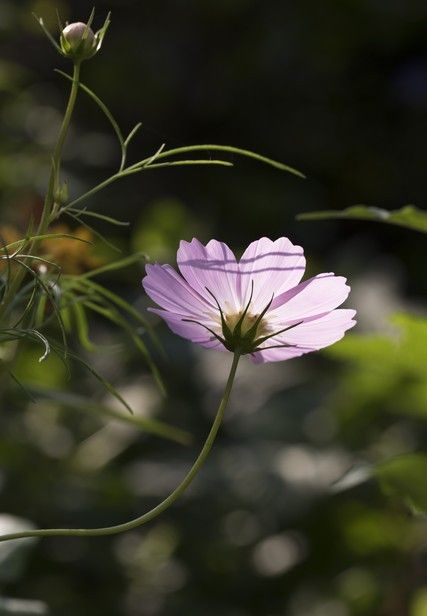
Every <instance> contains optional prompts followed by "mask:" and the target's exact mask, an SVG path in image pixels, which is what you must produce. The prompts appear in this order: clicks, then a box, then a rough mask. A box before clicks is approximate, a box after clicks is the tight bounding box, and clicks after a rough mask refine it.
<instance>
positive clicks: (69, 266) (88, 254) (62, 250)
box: [40, 224, 103, 274]
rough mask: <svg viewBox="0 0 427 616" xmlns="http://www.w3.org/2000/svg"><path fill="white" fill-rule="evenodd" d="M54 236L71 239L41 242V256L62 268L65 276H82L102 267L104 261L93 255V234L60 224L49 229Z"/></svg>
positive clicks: (83, 229) (81, 228)
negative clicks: (60, 235) (86, 272)
mask: <svg viewBox="0 0 427 616" xmlns="http://www.w3.org/2000/svg"><path fill="white" fill-rule="evenodd" d="M49 232H50V233H52V234H62V233H63V234H67V235H72V236H73V238H77V239H73V238H71V237H60V238H53V239H45V240H43V241H42V242H41V244H40V246H41V254H42V256H44V257H46V259H49V260H50V261H53V262H54V263H56V264H57V265H59V266H60V267H61V268H62V271H63V272H64V274H81V273H82V272H85V271H88V270H91V269H94V268H96V267H99V266H100V265H102V263H103V261H102V260H101V259H99V257H96V256H95V255H94V254H93V245H92V244H90V243H89V242H92V241H93V239H94V236H93V234H92V233H91V231H90V230H89V229H86V228H85V227H77V228H76V229H70V228H69V227H68V226H67V225H64V224H58V225H55V226H54V227H51V228H50V229H49Z"/></svg>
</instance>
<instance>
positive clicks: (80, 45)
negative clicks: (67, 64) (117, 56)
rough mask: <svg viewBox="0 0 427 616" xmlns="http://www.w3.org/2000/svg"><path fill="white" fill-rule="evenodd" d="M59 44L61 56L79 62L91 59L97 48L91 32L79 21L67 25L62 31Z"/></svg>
mask: <svg viewBox="0 0 427 616" xmlns="http://www.w3.org/2000/svg"><path fill="white" fill-rule="evenodd" d="M60 42H61V49H62V52H63V54H64V55H65V56H67V57H68V58H72V59H73V60H74V61H80V62H81V61H82V60H87V59H88V58H91V57H92V56H93V55H95V53H96V52H97V51H98V48H99V46H98V41H97V37H96V36H95V34H94V33H93V30H92V29H91V28H90V27H89V26H88V25H87V24H84V23H82V22H80V21H78V22H75V23H72V24H69V25H68V26H66V27H65V28H64V29H63V30H62V33H61V40H60Z"/></svg>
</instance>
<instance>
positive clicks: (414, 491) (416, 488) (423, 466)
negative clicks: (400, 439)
mask: <svg viewBox="0 0 427 616" xmlns="http://www.w3.org/2000/svg"><path fill="white" fill-rule="evenodd" d="M375 475H376V477H377V478H378V480H379V482H380V485H381V487H382V489H383V490H384V492H385V493H386V494H387V495H389V496H392V497H398V498H399V499H401V500H403V501H404V502H405V503H406V504H407V505H408V506H409V507H410V508H411V509H412V510H413V511H415V512H424V513H427V481H426V477H427V455H425V454H421V453H418V454H408V455H402V456H398V457H396V458H392V459H390V460H386V461H385V462H382V463H381V464H378V465H377V467H376V469H375Z"/></svg>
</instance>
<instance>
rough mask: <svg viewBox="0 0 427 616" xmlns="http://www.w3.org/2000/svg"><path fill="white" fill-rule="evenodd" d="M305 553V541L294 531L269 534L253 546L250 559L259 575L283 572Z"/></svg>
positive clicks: (297, 561) (290, 567)
mask: <svg viewBox="0 0 427 616" xmlns="http://www.w3.org/2000/svg"><path fill="white" fill-rule="evenodd" d="M305 554H306V548H305V542H304V540H303V538H300V537H299V536H298V535H296V534H294V533H285V534H281V535H271V536H270V537H267V538H266V539H264V540H263V541H261V542H260V543H258V545H257V546H256V547H255V549H254V552H253V556H252V561H253V565H254V567H255V569H256V571H257V572H258V573H259V574H260V575H265V576H274V575H280V574H281V573H285V571H288V570H289V569H292V567H294V566H295V565H296V564H298V563H299V562H300V561H301V560H302V559H303V558H304V557H305Z"/></svg>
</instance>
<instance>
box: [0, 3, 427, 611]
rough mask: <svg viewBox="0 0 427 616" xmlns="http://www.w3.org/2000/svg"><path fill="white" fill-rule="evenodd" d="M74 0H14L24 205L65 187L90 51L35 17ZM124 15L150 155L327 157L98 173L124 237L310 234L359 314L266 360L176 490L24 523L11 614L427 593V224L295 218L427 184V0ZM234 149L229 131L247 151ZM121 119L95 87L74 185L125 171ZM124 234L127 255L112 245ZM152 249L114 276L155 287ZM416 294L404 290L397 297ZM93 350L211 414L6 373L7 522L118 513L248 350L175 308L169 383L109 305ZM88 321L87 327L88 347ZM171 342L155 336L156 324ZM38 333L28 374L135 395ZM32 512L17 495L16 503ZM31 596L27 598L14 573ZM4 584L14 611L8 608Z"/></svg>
mask: <svg viewBox="0 0 427 616" xmlns="http://www.w3.org/2000/svg"><path fill="white" fill-rule="evenodd" d="M91 8H92V5H91V4H90V3H87V2H82V1H78V0H74V1H73V2H64V1H62V2H61V1H60V0H58V1H57V2H51V1H49V0H40V1H39V2H25V1H24V0H23V1H22V2H19V3H18V2H12V1H8V0H1V2H0V35H1V50H2V53H1V57H0V115H1V124H2V139H1V142H0V190H1V221H0V223H1V225H2V226H3V227H4V226H5V225H7V226H8V228H9V229H10V228H12V229H15V230H16V232H19V231H20V232H23V231H24V230H25V226H26V224H27V222H28V219H29V217H30V215H35V216H37V213H38V212H40V208H41V203H42V197H43V193H44V190H45V186H46V178H47V176H48V169H49V165H50V152H51V149H52V146H53V144H54V141H55V138H56V135H57V130H58V123H59V121H60V119H61V113H62V111H63V107H64V104H65V99H66V91H67V88H68V84H67V83H66V81H65V80H64V79H63V78H61V77H60V76H59V75H57V74H55V73H54V72H53V69H54V68H61V69H62V70H69V69H70V67H69V66H68V65H67V63H66V62H65V60H64V59H62V58H60V57H59V56H58V55H57V54H56V52H55V51H54V49H53V47H52V46H51V45H50V44H49V43H48V41H47V40H46V39H45V38H44V37H43V35H42V33H41V31H40V29H39V28H38V26H37V23H36V22H35V20H34V19H33V18H32V16H31V13H32V11H34V12H35V13H37V14H38V15H41V16H42V17H43V18H44V20H45V22H46V24H47V25H49V26H50V27H51V28H52V30H55V28H56V13H55V10H56V9H58V10H59V12H60V14H61V17H62V19H64V20H66V19H68V20H71V21H81V20H82V21H84V20H85V19H86V18H87V16H88V13H89V12H90V10H91ZM96 8H97V18H96V21H95V25H96V26H99V27H100V26H101V24H102V21H103V18H104V16H105V14H106V13H107V11H108V10H111V11H112V25H111V28H110V30H109V32H108V34H107V38H106V40H105V43H104V47H103V49H102V51H101V52H100V54H99V55H98V56H97V57H95V58H94V59H92V60H91V61H89V62H87V63H85V64H84V66H83V75H82V79H83V82H85V83H87V84H88V85H89V86H90V87H91V88H92V89H93V90H94V91H95V92H96V93H97V94H98V95H99V96H100V97H101V98H102V99H103V100H104V101H105V102H106V103H107V104H108V105H109V107H110V109H111V111H112V112H113V113H114V115H115V116H116V117H117V119H118V120H119V122H120V125H121V126H122V127H123V130H124V131H126V130H130V129H131V128H132V126H133V125H134V124H135V123H136V122H139V121H141V122H142V124H143V126H142V130H141V132H140V134H139V135H138V137H137V138H136V139H135V141H134V143H133V145H132V148H131V152H130V154H131V156H133V157H134V160H138V159H140V158H143V157H144V156H147V155H149V154H151V153H153V152H154V151H156V150H157V148H158V147H159V146H160V145H161V144H162V143H166V144H167V146H168V147H175V146H180V145H186V144H193V143H226V144H232V145H237V146H240V147H243V148H248V149H252V150H255V151H257V152H260V153H262V154H265V155H267V156H271V157H273V158H276V159H278V160H281V161H283V162H285V163H288V164H290V165H292V166H295V167H297V168H298V169H300V170H301V171H303V172H304V173H305V174H306V175H307V177H308V179H307V180H304V181H303V180H299V179H298V178H295V177H292V176H290V175H286V174H283V173H281V172H279V171H276V170H274V169H271V168H268V167H265V166H262V165H261V164H257V163H255V162H253V161H246V160H242V159H237V158H236V159H235V160H233V158H231V160H233V162H235V167H234V168H232V169H224V168H204V169H197V168H188V169H169V170H153V171H151V172H147V173H144V174H141V175H137V176H133V177H131V178H127V179H126V180H123V181H121V183H118V184H116V185H115V186H113V187H111V188H109V189H107V190H106V191H104V192H102V193H99V195H97V196H96V197H95V198H94V199H93V200H92V201H91V202H90V204H89V205H90V207H91V208H92V209H93V210H96V211H99V212H102V213H104V214H110V215H113V216H117V217H118V218H121V219H124V220H129V221H130V223H131V224H130V226H129V228H128V229H126V228H118V229H116V228H114V229H113V230H112V229H111V228H110V227H108V226H106V225H104V224H99V225H98V224H97V225H96V228H97V229H98V230H100V231H102V232H103V233H105V234H106V235H107V237H108V238H109V239H110V240H112V241H114V242H115V243H116V244H117V245H119V246H120V247H121V249H122V250H123V252H124V254H128V253H130V252H131V251H133V250H142V251H144V252H146V253H148V255H149V256H150V257H151V258H152V259H154V260H156V259H158V260H161V261H169V262H173V260H174V255H175V251H176V246H177V243H178V241H179V239H181V238H184V239H191V237H192V236H193V235H196V236H197V237H198V238H199V239H201V240H208V239H210V238H211V237H215V238H217V239H220V240H223V241H226V242H227V243H229V244H230V245H231V246H232V247H233V248H234V249H235V250H236V251H237V252H239V251H240V250H242V249H243V248H244V247H245V245H246V244H247V243H248V242H250V241H252V240H253V239H255V238H257V237H260V236H261V235H268V236H270V237H278V236H281V235H286V236H289V237H290V239H291V240H292V241H294V242H295V243H298V244H301V245H302V246H304V248H305V250H306V253H307V256H308V261H309V266H308V274H309V275H311V274H315V273H319V272H321V271H335V272H336V273H337V274H342V275H346V276H347V277H348V278H349V281H350V284H351V286H352V289H353V291H352V294H351V296H350V300H349V302H348V305H349V306H351V307H354V308H356V309H357V310H358V315H359V317H358V320H359V325H358V327H357V329H356V330H355V331H354V333H352V334H351V335H349V336H348V337H346V339H345V340H343V341H342V342H340V343H338V344H337V345H336V346H334V347H333V348H331V349H329V350H326V351H324V352H322V353H318V354H315V355H309V356H307V357H304V358H301V359H297V360H293V361H292V362H285V363H281V364H277V365H267V366H253V365H252V364H250V362H249V361H246V360H244V361H242V366H241V368H240V371H239V377H238V380H237V384H236V387H235V390H234V395H233V399H232V402H231V405H230V408H229V411H228V414H227V418H226V421H225V425H224V428H223V430H222V433H221V436H220V438H219V440H218V442H217V444H216V446H215V448H214V451H213V453H212V455H211V457H210V459H209V462H208V464H207V466H206V468H205V469H204V470H203V472H202V473H201V475H200V476H199V477H198V478H197V480H196V481H195V483H194V485H193V486H192V487H191V489H190V490H189V492H188V495H187V496H186V497H185V498H183V499H182V500H181V501H180V502H179V503H178V504H177V505H176V506H174V507H173V508H172V509H171V510H169V511H168V512H167V513H166V514H165V515H164V516H163V517H162V518H160V519H159V520H158V521H155V522H154V523H152V524H150V525H148V526H147V527H145V528H141V529H140V530H138V531H135V532H133V533H131V534H128V535H123V536H118V537H112V538H111V537H110V538H108V537H107V538H105V539H87V540H83V539H60V538H57V539H54V538H52V539H45V540H43V541H41V542H39V543H37V542H36V543H33V544H31V545H26V544H15V545H10V546H7V544H5V545H1V546H0V588H1V597H3V598H0V614H3V613H4V614H51V615H54V616H75V615H77V614H88V615H89V614H90V615H91V616H104V615H106V614H108V615H111V616H116V615H117V616H158V615H159V616H160V615H161V616H163V615H165V616H182V615H185V616H187V615H189V616H193V615H194V616H199V615H200V616H217V615H219V614H221V616H377V615H379V616H427V525H426V521H425V514H423V513H422V512H423V511H425V510H426V509H427V480H426V477H427V461H426V460H427V457H426V456H425V455H424V454H423V453H422V452H423V451H425V446H426V440H427V439H426V419H427V385H426V381H427V324H426V318H425V315H426V301H425V297H426V292H427V277H426V237H425V236H424V235H423V234H421V233H416V232H413V231H409V230H404V229H399V228H397V227H391V226H386V225H380V224H376V223H364V222H345V221H329V222H328V221H326V222H296V220H295V216H296V215H297V214H299V213H301V212H307V211H317V210H324V209H342V208H344V207H347V206H349V205H353V204H355V203H366V204H368V205H373V206H379V207H385V208H388V209H394V208H398V207H401V206H402V205H404V204H406V203H415V204H417V205H418V206H419V207H423V206H424V204H425V194H426V184H427V181H426V173H425V163H426V156H425V130H423V129H425V126H426V107H427V106H426V103H427V48H426V35H427V7H426V4H425V2H421V1H417V0H413V1H412V2H404V1H403V0H387V1H386V0H369V1H368V0H347V1H345V2H342V1H341V2H338V1H337V0H335V1H332V0H328V1H326V2H322V3H319V2H314V1H310V0H307V1H303V2H298V3H296V2H287V1H281V2H279V1H274V0H267V1H264V2H261V1H259V2H256V1H254V0H252V1H251V0H233V1H232V0H228V1H227V0H215V1H214V0H205V1H203V2H202V1H200V0H199V1H196V0H188V1H187V2H172V1H165V2H161V3H159V2H154V1H153V0H146V1H145V2H136V1H133V0H121V1H118V0H117V1H114V0H111V1H110V2H104V1H103V0H99V1H98V2H97V5H96ZM229 158H230V157H229ZM118 160H119V150H118V148H117V146H116V143H115V141H114V136H113V135H112V134H111V132H110V130H109V127H108V124H107V123H106V121H105V118H103V117H102V116H101V115H100V113H99V110H98V109H97V108H96V107H95V106H94V104H93V102H92V101H91V100H90V99H88V98H87V97H85V96H84V95H83V94H81V97H80V99H79V102H78V106H77V110H76V114H75V117H74V124H73V129H72V132H71V135H70V139H69V140H68V142H67V148H66V152H65V158H64V176H66V177H67V178H68V180H69V187H70V193H71V195H78V194H79V193H80V192H83V191H85V190H87V189H89V188H90V187H91V186H92V185H93V184H95V183H97V182H99V181H100V180H101V179H103V178H104V177H107V176H108V175H109V174H111V173H112V172H114V170H115V168H116V166H117V164H118ZM97 251H98V253H97V256H98V257H99V258H109V259H111V258H116V257H115V256H114V255H112V254H111V252H110V250H109V249H108V250H106V249H105V247H102V246H99V247H98V248H97ZM141 276H142V269H141V268H138V267H133V268H128V269H126V270H123V271H122V272H120V273H115V274H111V275H110V276H105V277H104V278H103V283H104V284H105V285H106V286H108V287H109V288H111V289H112V290H114V292H116V293H118V294H119V295H121V296H123V297H124V298H126V299H127V300H128V301H130V302H132V303H134V305H135V306H136V307H137V308H138V309H140V310H144V309H145V306H146V305H147V302H146V300H145V298H144V297H143V293H142V290H141V286H140V279H141ZM393 315H394V316H393ZM90 324H91V330H90V339H91V341H92V343H93V344H94V345H95V347H96V350H93V351H85V358H86V360H87V361H88V362H89V363H91V364H92V365H94V366H95V367H96V368H97V369H99V371H100V372H102V374H104V375H105V376H106V377H108V378H109V379H110V380H111V381H112V382H113V383H114V384H115V386H116V387H117V388H118V389H119V391H120V392H121V393H122V394H123V395H124V396H125V397H126V399H127V400H129V402H130V403H131V404H132V406H133V407H134V408H135V410H136V411H137V412H138V413H139V414H140V415H141V416H142V417H148V418H158V419H161V420H164V421H167V422H169V423H170V424H173V425H175V426H177V427H179V428H182V429H185V430H188V432H190V433H191V434H192V435H194V441H193V444H192V445H191V446H183V445H179V444H174V443H171V442H168V441H166V440H164V439H159V438H156V437H153V436H148V435H146V434H144V433H143V432H141V431H139V430H137V429H136V428H135V427H134V426H129V425H125V424H123V423H122V422H118V421H112V420H108V418H104V417H102V416H99V415H96V414H93V413H90V412H88V410H87V408H85V405H84V404H80V402H78V403H77V402H76V404H75V405H74V406H73V405H71V407H72V408H71V407H70V405H68V407H67V409H65V408H64V406H63V405H61V404H60V403H58V401H57V400H50V401H46V400H38V401H36V402H31V401H29V400H28V399H27V398H26V397H25V395H23V393H22V392H20V391H19V390H17V389H16V388H13V387H10V388H4V390H3V391H2V392H0V400H1V413H0V493H1V511H2V512H3V515H2V516H1V517H0V525H1V526H2V527H4V528H6V527H8V525H9V526H10V525H12V526H13V524H17V523H18V522H17V520H16V519H15V517H13V516H18V517H19V518H25V519H26V520H27V521H30V522H29V523H33V524H37V525H38V526H41V527H46V526H47V527H49V526H66V525H70V526H73V527H79V526H99V525H106V524H113V523H118V522H121V521H124V520H126V519H127V518H129V517H131V516H134V515H137V514H139V513H141V512H143V511H144V510H146V509H148V508H149V507H151V506H152V505H154V504H156V503H157V502H158V501H159V500H160V499H161V498H162V497H164V496H165V495H166V494H167V493H168V492H169V491H170V490H171V489H173V487H174V486H175V485H176V484H177V483H178V482H179V480H180V478H181V477H182V476H183V474H184V473H185V471H186V469H187V468H188V465H189V464H190V462H191V461H192V460H193V458H194V456H195V451H196V450H197V447H198V444H199V443H200V442H201V441H202V439H203V438H204V435H205V434H206V432H207V430H208V427H209V422H210V421H211V419H212V414H213V412H214V409H215V408H216V405H217V401H218V399H219V397H220V395H221V392H222V387H223V384H224V381H225V378H226V376H227V369H228V368H227V365H225V363H224V356H223V355H219V354H218V355H217V354H216V353H215V352H209V351H205V350H201V349H197V348H195V347H194V346H191V345H189V344H188V343H186V342H185V341H183V340H181V339H179V338H178V337H176V336H174V335H173V334H171V333H170V332H169V331H168V330H167V329H166V327H165V326H164V325H160V324H159V326H158V328H157V331H158V333H159V335H160V336H161V338H162V341H163V343H164V346H165V349H166V352H167V359H166V360H165V359H162V358H161V357H158V358H157V359H158V361H159V363H160V366H161V370H162V374H163V376H164V380H165V382H166V384H167V387H168V391H169V396H168V398H167V399H166V400H163V399H162V398H161V396H160V394H159V393H158V391H157V389H156V386H155V385H154V384H153V380H152V377H151V376H150V373H149V371H148V370H147V367H146V366H145V365H144V363H143V362H142V360H141V358H140V356H139V355H138V354H137V353H136V352H135V351H134V350H133V349H132V347H131V346H130V344H129V342H128V340H127V339H126V337H125V335H124V334H123V333H121V332H120V331H119V330H118V329H116V328H114V327H112V326H111V325H110V324H109V323H108V322H106V321H105V320H102V319H100V318H97V317H95V316H94V317H93V318H91V322H90ZM77 346H78V343H77V342H76V347H77ZM153 352H154V350H153ZM39 354H40V352H39V349H37V348H32V347H31V346H30V345H27V346H25V347H24V348H23V350H22V352H21V354H20V357H19V361H18V366H17V374H18V376H19V377H20V378H21V379H22V380H23V381H24V382H26V383H29V384H34V383H36V384H37V385H39V386H44V387H52V388H53V389H55V390H57V391H58V390H62V391H63V392H67V393H68V394H70V393H73V394H74V395H76V394H78V395H79V396H83V395H84V396H87V398H88V399H89V400H91V401H96V402H97V403H101V404H105V405H109V406H110V407H113V406H114V404H115V403H114V401H112V400H111V399H110V398H109V397H105V395H104V393H103V391H102V390H101V388H100V386H99V383H97V381H95V380H94V379H93V378H91V377H90V375H88V374H87V373H86V372H84V371H79V370H78V369H77V368H76V367H73V369H72V372H71V378H69V377H68V376H67V373H66V371H65V370H64V368H63V366H62V365H61V363H60V362H59V360H56V359H55V358H54V357H50V358H49V359H48V360H47V361H46V362H45V363H43V364H38V363H37V358H38V356H39ZM11 516H12V517H11ZM11 598H13V600H12V599H11ZM2 610H3V611H2Z"/></svg>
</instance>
